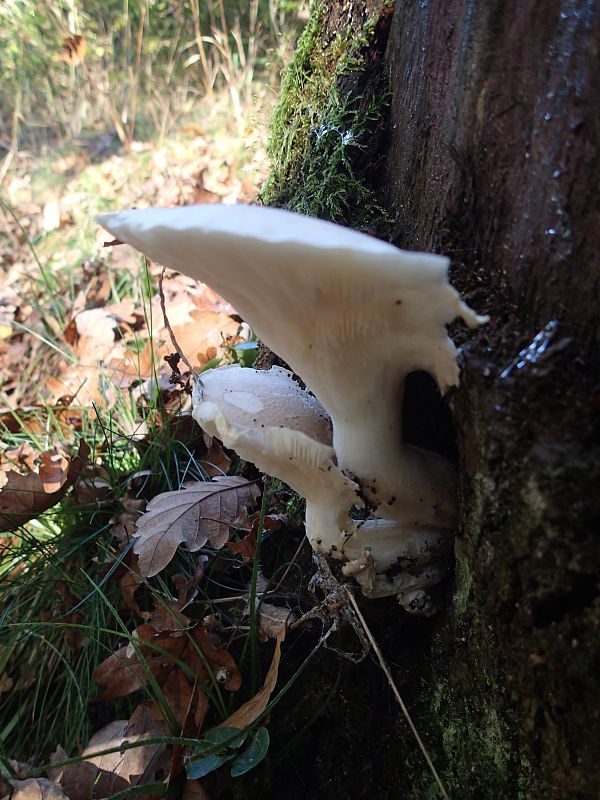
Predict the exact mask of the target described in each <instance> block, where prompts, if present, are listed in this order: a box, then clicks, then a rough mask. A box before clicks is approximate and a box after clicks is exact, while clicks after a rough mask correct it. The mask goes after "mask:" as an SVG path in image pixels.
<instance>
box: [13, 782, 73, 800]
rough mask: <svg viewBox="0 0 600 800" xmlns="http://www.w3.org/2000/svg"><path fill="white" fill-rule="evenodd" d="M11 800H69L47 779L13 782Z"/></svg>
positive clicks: (58, 787)
mask: <svg viewBox="0 0 600 800" xmlns="http://www.w3.org/2000/svg"><path fill="white" fill-rule="evenodd" d="M14 787H15V788H14V790H13V792H12V794H11V796H10V799H11V800H70V798H69V797H68V796H67V795H66V794H65V793H64V792H63V791H62V789H61V788H60V786H57V785H56V784H55V783H54V782H53V781H51V780H48V778H28V779H27V780H26V781H14Z"/></svg>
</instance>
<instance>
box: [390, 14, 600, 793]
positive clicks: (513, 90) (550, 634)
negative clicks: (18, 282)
mask: <svg viewBox="0 0 600 800" xmlns="http://www.w3.org/2000/svg"><path fill="white" fill-rule="evenodd" d="M598 21H599V20H598V9H597V4H596V3H593V2H587V3H586V2H578V3H574V2H550V3H545V4H544V5H543V8H542V6H541V4H539V3H535V2H525V3H523V2H505V1H504V0H502V2H492V3H482V4H473V3H470V2H467V1H466V0H458V2H451V3H449V4H446V3H445V4H443V6H442V5H441V4H437V3H422V2H421V3H419V2H397V3H396V7H395V14H394V22H393V28H392V32H391V36H390V42H389V50H388V55H389V61H390V64H391V66H392V70H393V86H394V93H393V101H392V113H391V116H392V122H393V133H392V136H391V141H390V150H389V175H390V181H389V183H388V186H387V187H386V189H387V192H388V193H389V197H390V198H391V200H392V202H393V206H394V208H395V210H396V216H395V220H396V228H395V230H396V237H395V238H396V241H397V242H398V243H399V244H400V245H401V246H403V247H407V248H409V249H424V250H435V251H438V252H444V253H447V254H448V255H450V256H451V257H452V259H453V268H452V278H453V281H454V283H455V285H457V286H458V287H459V288H460V289H461V290H462V291H463V293H464V294H465V295H467V296H468V297H469V300H470V302H471V303H472V304H473V305H474V306H475V307H476V308H477V309H478V310H480V311H487V312H488V313H489V314H490V316H491V318H492V319H491V322H490V324H489V326H488V327H487V329H486V330H483V331H481V332H480V333H478V334H477V335H476V336H475V337H472V338H471V340H470V341H469V342H467V343H466V344H465V347H464V350H463V367H464V375H463V380H462V384H461V388H460V389H459V391H458V392H457V393H456V395H455V396H454V398H453V410H454V420H455V425H456V427H457V430H458V445H459V454H460V458H461V478H462V493H461V522H462V525H461V533H460V536H459V539H458V541H457V545H456V557H457V570H456V586H455V594H454V604H453V607H452V609H451V610H450V611H449V613H448V617H447V619H446V620H445V621H442V620H440V627H439V634H438V637H437V638H436V640H435V645H436V646H435V647H434V661H435V660H438V659H439V664H438V666H437V668H435V667H434V676H435V679H436V680H437V690H436V696H435V700H436V703H437V704H438V705H439V709H440V723H441V725H440V734H441V736H442V741H443V745H444V748H445V751H446V755H447V757H448V758H449V765H448V768H449V771H450V773H451V774H452V776H453V780H452V783H453V784H454V785H455V786H456V788H457V790H458V789H460V791H461V794H462V796H463V797H464V796H473V797H476V796H481V795H480V794H478V793H479V792H483V791H485V792H486V793H487V795H488V796H506V797H510V796H515V795H516V794H517V792H518V791H521V792H523V793H524V794H525V796H537V797H548V798H550V797H555V798H563V797H567V796H570V797H590V798H591V797H596V796H597V793H598V791H599V787H600V772H599V759H598V755H599V750H598V741H597V738H596V737H594V736H590V735H589V734H590V731H592V730H594V729H597V726H598V715H599V713H600V695H599V682H598V678H599V666H600V648H599V638H598V623H599V620H600V614H599V611H600V605H599V602H598V567H599V559H598V535H599V533H600V506H599V503H598V491H597V488H596V489H595V488H594V487H598V481H599V478H600V471H599V469H600V460H599V451H598V443H599V439H598V432H599V426H598V387H599V377H600V375H599V363H600V361H599V359H598V357H597V353H596V348H597V345H598V332H599V329H598V322H599V316H598V301H599V288H600V269H599V261H598V251H599V245H600V225H599V223H600V214H599V207H598V203H597V199H596V192H597V188H598V185H599V182H600V169H599V166H600V165H599V151H598V125H597V121H598V118H597V115H596V112H595V107H596V102H597V98H598V96H599V90H600V80H599V79H600V68H599V67H600V65H599V60H598V49H597V48H598V41H599V39H598ZM536 337H537V339H536ZM527 348H529V349H527ZM520 351H521V352H522V353H523V354H522V355H519V352H520ZM444 648H445V652H444ZM440 667H441V668H442V669H440ZM457 710H458V713H457ZM492 780H493V781H494V782H495V783H494V784H493V785H494V786H495V785H496V784H497V788H495V789H494V790H492V784H491V781H492Z"/></svg>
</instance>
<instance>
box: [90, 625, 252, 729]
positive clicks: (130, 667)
mask: <svg viewBox="0 0 600 800" xmlns="http://www.w3.org/2000/svg"><path fill="white" fill-rule="evenodd" d="M182 622H183V623H185V622H186V620H185V619H183V620H182ZM135 635H136V638H137V642H138V649H139V651H140V655H141V657H142V658H143V659H144V666H142V664H141V662H140V659H139V657H138V655H137V653H136V649H135V648H134V647H133V645H131V644H130V645H129V646H127V647H123V648H121V649H120V650H119V651H117V652H116V653H114V654H113V655H112V656H109V657H108V658H107V659H106V660H105V661H103V662H102V664H100V666H99V667H98V668H97V669H96V671H95V672H94V675H93V679H94V681H95V682H96V683H98V684H100V685H101V686H104V687H105V688H104V691H103V692H102V694H101V695H100V696H99V697H98V698H97V699H98V700H110V699H114V698H117V697H124V696H125V695H127V694H130V693H131V692H133V691H135V690H137V689H139V688H141V686H143V685H145V684H146V683H147V680H148V674H147V673H148V671H149V672H150V673H151V674H152V675H153V677H154V679H155V681H156V682H157V683H158V685H159V686H160V687H161V691H162V693H163V694H164V696H165V697H166V699H167V702H168V704H169V707H170V708H171V711H172V712H173V714H174V716H175V719H176V720H177V722H178V724H179V725H180V727H181V730H182V732H184V733H185V735H186V736H194V735H196V734H197V733H198V732H199V730H200V728H201V726H202V723H203V721H204V717H205V716H206V713H207V711H208V706H209V703H208V698H207V696H206V693H205V692H206V689H205V687H206V686H208V685H210V683H211V680H212V678H211V673H212V675H215V676H217V679H218V680H219V683H220V685H221V686H223V688H225V689H227V690H228V691H236V690H237V689H239V687H240V685H241V675H240V671H239V669H238V667H237V664H236V663H235V660H234V659H233V657H232V656H231V655H230V654H229V653H228V652H227V651H226V650H224V649H223V643H222V641H221V639H220V638H219V636H218V634H216V633H215V632H214V631H211V630H209V629H208V628H207V627H205V626H196V628H194V629H193V630H191V631H188V630H186V628H179V629H177V630H167V631H157V630H156V628H154V627H153V626H152V625H140V626H139V627H138V628H137V629H136V631H135ZM192 639H193V641H192ZM157 648H158V649H157ZM199 651H200V652H199ZM177 662H181V663H184V664H187V665H188V666H189V667H190V669H191V671H192V674H193V675H194V676H195V679H194V680H192V678H191V677H190V675H189V674H188V672H187V671H186V672H184V671H183V670H182V669H181V668H180V667H179V664H178V663H177ZM209 669H210V672H209Z"/></svg>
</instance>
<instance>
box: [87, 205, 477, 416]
mask: <svg viewBox="0 0 600 800" xmlns="http://www.w3.org/2000/svg"><path fill="white" fill-rule="evenodd" d="M97 221H98V222H99V223H100V225H102V226H103V227H104V228H106V229H107V230H108V231H110V233H112V234H113V236H115V237H116V238H117V239H118V240H119V241H122V242H127V243H128V244H131V245H133V247H135V248H136V249H137V250H140V251H141V252H142V253H145V254H146V255H147V256H148V257H149V258H151V259H152V260H154V261H158V262H159V263H160V264H163V265H164V266H167V267H173V268H174V269H177V270H180V271H181V272H184V273H185V274H187V275H190V276H191V277H194V278H197V279H198V280H201V281H205V282H206V283H208V284H209V285H210V286H211V287H212V288H213V289H215V290H216V291H217V292H219V293H220V294H221V295H223V297H225V298H227V299H228V300H230V301H231V302H232V304H233V305H234V307H235V308H236V309H237V311H238V312H239V313H240V314H241V316H242V317H243V318H244V319H246V320H247V321H248V322H249V323H250V324H251V325H252V327H253V328H254V330H255V331H256V333H257V334H258V336H259V337H260V339H261V340H262V341H264V342H265V344H266V345H268V346H269V347H270V348H271V349H272V350H273V351H274V352H276V353H277V354H278V355H280V356H281V357H282V358H284V359H285V360H286V361H287V363H289V364H290V365H291V366H292V367H293V369H294V370H296V371H297V373H298V374H299V375H300V376H301V377H302V379H303V380H304V381H305V382H306V383H307V384H308V385H309V386H310V388H311V389H312V390H313V391H314V392H315V394H316V395H317V396H318V397H319V399H320V400H321V402H322V403H323V405H324V406H325V408H327V410H328V411H329V413H330V414H332V415H333V416H335V413H336V410H332V408H331V406H335V405H337V402H339V401H338V400H337V397H336V395H337V394H338V393H337V392H336V391H334V390H331V391H330V392H328V391H327V384H328V383H329V384H331V383H333V381H331V380H330V375H329V369H328V368H329V367H330V366H332V364H330V363H328V364H327V366H325V365H324V364H323V363H319V362H322V361H323V360H324V358H323V356H324V354H325V352H326V351H330V352H332V353H333V356H332V358H331V359H327V361H328V362H335V361H338V360H341V363H340V367H339V369H338V370H336V372H339V371H342V370H343V369H345V368H346V367H347V366H348V364H355V365H358V364H359V363H360V366H361V367H362V368H363V369H366V368H367V367H368V364H367V363H366V362H365V361H364V360H363V358H362V356H363V355H365V354H367V353H368V354H369V356H372V354H373V351H376V352H379V353H385V352H386V351H387V350H388V348H390V347H391V348H392V352H390V358H389V359H388V361H390V362H395V363H396V364H398V363H402V364H403V365H405V371H406V372H411V371H413V370H416V369H421V370H425V371H427V372H430V373H431V374H432V375H433V376H434V377H435V378H436V380H437V381H438V384H439V385H440V388H441V389H442V391H445V390H446V389H447V388H448V387H449V386H451V385H454V384H455V383H456V382H457V378H458V369H457V366H456V362H455V358H454V357H455V350H454V345H453V344H452V342H451V341H450V340H449V339H448V337H447V336H446V332H445V328H444V325H445V324H446V323H448V322H450V321H451V320H453V319H454V318H455V317H462V318H463V319H464V320H465V322H466V323H467V324H468V325H470V326H473V327H474V326H476V325H478V324H479V323H480V322H483V321H484V320H485V318H484V317H479V316H477V315H476V314H475V313H474V312H473V311H471V309H469V308H468V306H466V305H465V304H464V303H463V302H462V301H461V299H460V297H459V294H458V292H457V291H456V290H455V289H454V288H453V287H452V286H450V285H449V284H448V282H447V279H446V276H447V270H448V264H449V261H448V259H447V258H445V257H443V256H438V255H432V254H430V253H411V252H407V251H405V250H400V249H398V248H397V247H394V246H393V245H391V244H388V243H386V242H382V241H380V240H379V239H376V238H374V237H372V236H367V235H366V234H363V233H359V232H358V231H355V230H352V229H351V228H345V227H343V226H341V225H336V224H335V223H332V222H327V221H325V220H320V219H315V218H313V217H306V216H304V215H301V214H296V213H293V212H291V211H284V210H282V209H277V208H267V207H262V206H243V205H237V206H224V205H219V204H216V205H196V206H184V207H180V208H146V209H133V210H131V211H121V212H117V213H108V214H100V215H99V216H98V217H97ZM299 332H300V333H301V334H302V335H300V336H299V335H298V334H299ZM317 351H318V352H319V353H320V354H321V355H322V358H321V359H317V358H315V353H316V352H317ZM398 355H400V356H401V360H400V362H399V361H398ZM298 367H301V368H302V370H301V371H298V369H297V368H298ZM355 371H357V370H355ZM326 398H327V399H326ZM328 400H329V402H328Z"/></svg>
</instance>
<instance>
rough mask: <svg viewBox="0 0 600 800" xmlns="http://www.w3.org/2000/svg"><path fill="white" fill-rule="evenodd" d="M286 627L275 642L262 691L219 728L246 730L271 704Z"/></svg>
mask: <svg viewBox="0 0 600 800" xmlns="http://www.w3.org/2000/svg"><path fill="white" fill-rule="evenodd" d="M285 632H286V628H285V626H284V627H283V628H282V629H281V632H280V633H279V636H278V637H277V641H276V642H275V652H274V653H273V660H272V661H271V666H270V667H269V671H268V672H267V675H266V677H265V682H264V683H263V687H262V689H260V690H259V691H258V692H257V693H256V694H255V695H254V697H251V698H250V700H248V701H246V702H245V703H244V704H243V705H241V706H240V707H239V708H238V710H237V711H234V712H233V714H231V715H230V716H229V717H227V719H226V720H225V721H224V722H222V723H221V724H220V725H217V727H218V728H240V729H242V728H246V727H247V726H248V725H251V724H252V723H253V722H254V720H255V719H257V717H259V716H260V715H261V714H262V712H263V711H264V710H265V708H266V707H267V705H268V704H269V699H270V697H271V694H272V693H273V689H274V688H275V684H276V683H277V675H278V674H279V661H280V659H281V643H282V642H283V640H284V639H285Z"/></svg>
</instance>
